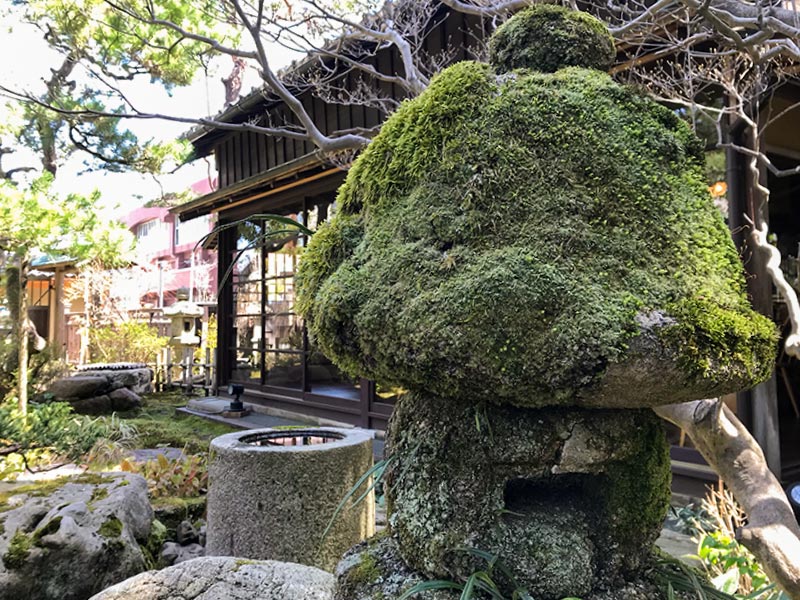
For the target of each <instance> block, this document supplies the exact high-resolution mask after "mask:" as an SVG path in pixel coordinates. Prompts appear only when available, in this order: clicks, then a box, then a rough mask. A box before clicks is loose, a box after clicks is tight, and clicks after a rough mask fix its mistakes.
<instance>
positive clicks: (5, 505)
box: [0, 473, 125, 513]
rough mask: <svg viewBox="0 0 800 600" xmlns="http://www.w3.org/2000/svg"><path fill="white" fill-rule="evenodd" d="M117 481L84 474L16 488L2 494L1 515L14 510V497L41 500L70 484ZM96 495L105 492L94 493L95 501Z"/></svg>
mask: <svg viewBox="0 0 800 600" xmlns="http://www.w3.org/2000/svg"><path fill="white" fill-rule="evenodd" d="M115 481H119V480H118V479H117V478H115V477H109V476H107V475H100V474H97V473H84V474H82V475H77V476H66V477H58V478H56V479H50V480H46V481H40V482H36V483H31V484H27V485H20V486H16V487H13V488H11V489H9V490H6V491H4V492H0V513H2V512H5V511H8V510H11V509H12V508H13V506H12V505H11V503H10V500H11V498H12V497H14V496H22V495H25V496H28V497H31V498H41V497H44V496H50V495H52V494H53V493H55V492H56V491H58V490H60V489H61V488H62V487H64V486H65V485H66V484H68V483H79V484H91V485H100V484H104V483H105V484H107V483H113V482H115ZM122 481H125V480H122ZM106 493H107V492H106ZM94 494H103V491H99V490H95V491H94V492H93V499H94Z"/></svg>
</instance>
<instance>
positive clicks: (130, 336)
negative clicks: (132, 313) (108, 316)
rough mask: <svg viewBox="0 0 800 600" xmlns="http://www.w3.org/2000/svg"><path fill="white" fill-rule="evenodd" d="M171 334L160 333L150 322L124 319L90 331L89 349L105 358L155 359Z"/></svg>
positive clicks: (108, 360)
mask: <svg viewBox="0 0 800 600" xmlns="http://www.w3.org/2000/svg"><path fill="white" fill-rule="evenodd" d="M168 339H169V338H167V337H164V336H159V335H158V333H157V332H156V331H155V330H154V329H153V328H151V327H150V326H149V325H148V324H147V323H140V322H138V321H123V322H121V323H115V324H113V325H107V326H104V327H97V328H94V329H92V330H91V331H90V332H89V351H90V353H91V356H92V359H93V360H98V361H101V362H141V363H152V362H154V361H155V357H156V355H157V354H158V353H159V352H160V351H161V349H162V348H164V346H166V344H167V341H168Z"/></svg>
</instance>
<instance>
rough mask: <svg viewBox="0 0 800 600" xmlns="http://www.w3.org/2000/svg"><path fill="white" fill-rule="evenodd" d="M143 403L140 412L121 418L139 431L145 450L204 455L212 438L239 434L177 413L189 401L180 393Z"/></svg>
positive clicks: (156, 396)
mask: <svg viewBox="0 0 800 600" xmlns="http://www.w3.org/2000/svg"><path fill="white" fill-rule="evenodd" d="M143 400H144V406H143V407H142V408H141V409H138V410H137V411H132V412H130V413H127V414H123V415H121V418H123V419H125V420H127V421H128V422H129V423H130V424H132V425H134V426H135V427H136V429H137V431H138V433H139V435H138V438H139V441H138V443H137V445H139V446H141V447H143V448H157V447H160V446H171V447H174V448H182V449H184V450H185V452H186V453H187V454H202V453H205V452H208V445H209V443H210V441H211V440H212V439H213V438H215V437H218V436H220V435H224V434H226V433H231V432H232V431H237V429H236V428H233V427H230V426H228V425H224V424H222V423H215V422H213V421H209V420H208V419H203V418H201V417H194V416H191V415H184V414H181V413H178V412H177V411H176V409H177V408H178V407H181V406H185V405H186V397H185V396H183V395H182V394H180V393H174V392H164V393H158V394H150V395H147V396H145V397H144V398H143Z"/></svg>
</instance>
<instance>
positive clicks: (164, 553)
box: [161, 542, 181, 565]
mask: <svg viewBox="0 0 800 600" xmlns="http://www.w3.org/2000/svg"><path fill="white" fill-rule="evenodd" d="M180 553H181V545H180V544H179V543H177V542H164V545H163V546H162V547H161V560H162V561H163V562H164V564H167V565H172V564H175V559H176V558H178V556H180Z"/></svg>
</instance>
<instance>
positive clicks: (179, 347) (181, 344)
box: [164, 294, 203, 396]
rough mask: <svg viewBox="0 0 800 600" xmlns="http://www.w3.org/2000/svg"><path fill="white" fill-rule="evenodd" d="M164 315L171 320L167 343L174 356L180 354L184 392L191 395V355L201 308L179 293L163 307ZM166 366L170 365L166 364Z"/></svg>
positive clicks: (196, 335) (196, 342) (194, 346)
mask: <svg viewBox="0 0 800 600" xmlns="http://www.w3.org/2000/svg"><path fill="white" fill-rule="evenodd" d="M164 316H167V317H169V318H170V320H171V323H170V336H169V343H170V346H172V347H173V348H175V350H176V352H175V353H176V357H177V356H180V363H181V369H182V374H183V377H182V379H183V388H184V392H185V393H186V394H187V395H189V396H191V394H192V355H193V353H194V349H195V348H196V347H197V346H199V345H200V336H199V335H198V332H197V319H198V318H200V317H202V316H203V309H202V308H201V307H200V306H198V305H197V304H195V303H194V302H189V300H188V297H187V296H186V295H185V294H179V295H178V301H177V302H176V303H175V304H173V305H172V306H168V307H166V308H165V309H164ZM168 362H169V361H168ZM167 368H171V367H170V366H169V365H167Z"/></svg>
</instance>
